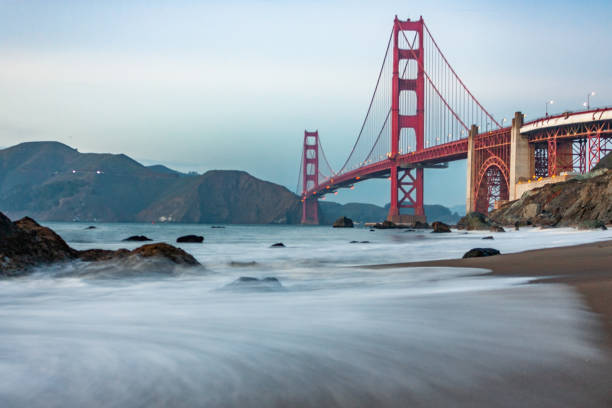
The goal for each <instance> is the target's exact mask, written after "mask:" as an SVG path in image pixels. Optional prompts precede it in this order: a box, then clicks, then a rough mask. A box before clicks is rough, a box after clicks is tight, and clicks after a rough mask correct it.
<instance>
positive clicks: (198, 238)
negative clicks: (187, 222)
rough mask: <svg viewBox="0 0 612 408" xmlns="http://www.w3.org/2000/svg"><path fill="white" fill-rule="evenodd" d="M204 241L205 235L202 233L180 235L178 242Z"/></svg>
mask: <svg viewBox="0 0 612 408" xmlns="http://www.w3.org/2000/svg"><path fill="white" fill-rule="evenodd" d="M203 241H204V237H203V236H201V235H183V236H182V237H178V238H177V239H176V242H190V243H197V244H199V243H201V242H203Z"/></svg>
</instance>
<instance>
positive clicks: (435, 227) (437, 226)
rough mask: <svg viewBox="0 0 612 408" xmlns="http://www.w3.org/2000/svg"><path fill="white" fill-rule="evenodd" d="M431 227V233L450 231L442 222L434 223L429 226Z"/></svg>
mask: <svg viewBox="0 0 612 408" xmlns="http://www.w3.org/2000/svg"><path fill="white" fill-rule="evenodd" d="M431 227H432V228H433V231H431V232H436V233H442V232H451V229H450V227H449V226H448V225H446V224H445V223H443V222H440V221H434V222H433V223H432V224H431Z"/></svg>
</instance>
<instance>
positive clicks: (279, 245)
mask: <svg viewBox="0 0 612 408" xmlns="http://www.w3.org/2000/svg"><path fill="white" fill-rule="evenodd" d="M270 248H285V244H283V243H282V242H277V243H276V244H272V245H270Z"/></svg>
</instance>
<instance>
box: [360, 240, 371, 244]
mask: <svg viewBox="0 0 612 408" xmlns="http://www.w3.org/2000/svg"><path fill="white" fill-rule="evenodd" d="M359 243H360V244H369V243H370V241H361V242H359Z"/></svg>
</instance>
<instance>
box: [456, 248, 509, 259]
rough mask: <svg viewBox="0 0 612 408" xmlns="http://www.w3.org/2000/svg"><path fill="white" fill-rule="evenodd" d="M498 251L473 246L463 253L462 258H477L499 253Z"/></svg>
mask: <svg viewBox="0 0 612 408" xmlns="http://www.w3.org/2000/svg"><path fill="white" fill-rule="evenodd" d="M499 254H500V252H499V251H498V250H497V249H494V248H473V249H470V250H469V251H467V252H466V253H465V254H463V257H464V258H479V257H482V256H493V255H499Z"/></svg>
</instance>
